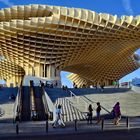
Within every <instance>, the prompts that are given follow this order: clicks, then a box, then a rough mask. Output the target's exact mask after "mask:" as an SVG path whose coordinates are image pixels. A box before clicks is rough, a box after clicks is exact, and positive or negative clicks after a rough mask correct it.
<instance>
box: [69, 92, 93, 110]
mask: <svg viewBox="0 0 140 140" xmlns="http://www.w3.org/2000/svg"><path fill="white" fill-rule="evenodd" d="M69 92H70V95H71V97H74V98H75V99H77V103H79V100H80V99H81V100H82V101H84V103H85V109H86V110H87V108H88V105H89V102H88V100H87V99H86V98H85V97H84V96H77V95H76V94H74V93H73V92H72V91H70V90H69ZM93 109H94V110H96V109H95V108H93Z"/></svg>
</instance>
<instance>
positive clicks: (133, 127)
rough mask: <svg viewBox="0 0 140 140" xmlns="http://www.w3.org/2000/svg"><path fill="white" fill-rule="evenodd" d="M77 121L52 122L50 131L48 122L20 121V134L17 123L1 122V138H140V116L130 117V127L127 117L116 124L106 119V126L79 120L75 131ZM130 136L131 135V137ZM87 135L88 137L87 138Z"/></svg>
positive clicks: (82, 139) (98, 139)
mask: <svg viewBox="0 0 140 140" xmlns="http://www.w3.org/2000/svg"><path fill="white" fill-rule="evenodd" d="M74 124H75V123H74V122H69V123H66V127H65V128H61V127H57V128H53V127H52V126H51V123H49V126H48V132H46V122H45V121H42V122H37V121H35V122H23V123H19V134H16V124H13V123H1V124H0V140H1V139H5V140H7V139H13V140H14V139H15V140H16V139H27V140H28V139H40V138H41V139H45V138H46V139H47V138H49V139H59V140H62V139H73V140H74V139H76V138H80V139H81V140H84V139H89V140H90V139H97V140H100V139H105V140H106V139H107V140H108V139H111V138H112V140H115V139H117V138H119V139H128V140H129V139H130V138H132V139H133V140H135V138H136V140H137V139H138V138H139V139H140V118H130V119H129V128H128V127H127V125H126V119H125V118H123V119H122V120H121V122H120V125H118V126H115V125H114V124H113V123H112V120H110V119H109V120H105V121H104V128H103V129H102V125H101V123H100V124H95V121H94V122H93V124H87V122H86V121H78V122H77V131H75V125H74ZM129 136H130V137H129ZM86 137H87V138H86Z"/></svg>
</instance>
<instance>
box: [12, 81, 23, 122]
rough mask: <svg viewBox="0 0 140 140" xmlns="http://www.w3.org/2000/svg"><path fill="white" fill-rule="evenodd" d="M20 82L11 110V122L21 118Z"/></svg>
mask: <svg viewBox="0 0 140 140" xmlns="http://www.w3.org/2000/svg"><path fill="white" fill-rule="evenodd" d="M22 82H23V81H21V84H20V87H19V89H18V93H17V96H16V100H15V103H14V108H13V122H15V121H17V118H18V120H20V118H21V110H22Z"/></svg>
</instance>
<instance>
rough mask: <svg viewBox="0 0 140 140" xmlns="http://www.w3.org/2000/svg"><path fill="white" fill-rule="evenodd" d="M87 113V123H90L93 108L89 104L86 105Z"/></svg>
mask: <svg viewBox="0 0 140 140" xmlns="http://www.w3.org/2000/svg"><path fill="white" fill-rule="evenodd" d="M87 115H88V118H87V123H88V124H92V116H93V108H92V105H91V104H90V105H89V107H88V114H87Z"/></svg>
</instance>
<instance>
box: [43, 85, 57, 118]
mask: <svg viewBox="0 0 140 140" xmlns="http://www.w3.org/2000/svg"><path fill="white" fill-rule="evenodd" d="M41 90H42V94H43V95H42V100H43V105H44V109H45V114H46V115H47V117H48V119H52V114H53V110H54V105H53V102H52V101H51V99H50V97H49V96H48V94H47V92H46V91H45V89H44V86H41Z"/></svg>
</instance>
